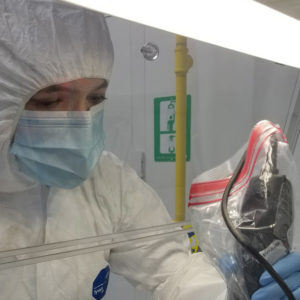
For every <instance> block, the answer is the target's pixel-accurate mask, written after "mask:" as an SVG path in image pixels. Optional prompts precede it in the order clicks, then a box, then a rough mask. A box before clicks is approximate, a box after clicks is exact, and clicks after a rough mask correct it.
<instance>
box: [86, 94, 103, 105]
mask: <svg viewBox="0 0 300 300" xmlns="http://www.w3.org/2000/svg"><path fill="white" fill-rule="evenodd" d="M106 99H107V98H106V97H105V96H104V95H91V96H90V97H88V101H89V103H90V104H91V105H96V104H99V103H101V102H103V101H104V100H106Z"/></svg>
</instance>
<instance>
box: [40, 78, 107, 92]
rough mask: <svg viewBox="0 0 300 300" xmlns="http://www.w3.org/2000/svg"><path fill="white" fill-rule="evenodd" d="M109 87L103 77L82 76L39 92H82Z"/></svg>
mask: <svg viewBox="0 0 300 300" xmlns="http://www.w3.org/2000/svg"><path fill="white" fill-rule="evenodd" d="M106 87H107V81H106V80H105V79H101V78H81V79H77V80H72V81H68V82H64V83H60V84H55V85H51V86H48V87H46V88H43V89H41V90H40V91H38V93H37V94H48V93H52V92H60V91H62V92H82V93H88V92H91V91H93V90H97V89H104V88H106Z"/></svg>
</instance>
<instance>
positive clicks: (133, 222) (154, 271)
mask: <svg viewBox="0 0 300 300" xmlns="http://www.w3.org/2000/svg"><path fill="white" fill-rule="evenodd" d="M120 176H121V177H120V185H121V186H120V188H121V191H120V195H121V218H120V222H119V229H118V230H122V231H127V230H133V229H137V228H143V227H150V226H156V225H162V224H168V223H172V220H171V218H170V216H169V214H168V212H167V210H166V208H165V206H164V205H163V203H162V201H161V199H160V198H159V196H158V195H157V194H156V193H155V191H154V190H153V189H152V188H150V187H149V186H148V185H147V184H146V183H145V182H144V181H142V180H141V179H140V178H139V177H138V176H137V175H136V173H135V172H134V171H133V170H132V169H130V168H129V167H126V166H124V167H123V168H122V172H121V175H120ZM158 233H160V232H158ZM110 265H111V269H112V271H113V272H115V273H117V274H119V275H122V276H124V277H125V278H127V279H128V280H129V281H130V282H131V283H132V284H133V285H134V286H136V287H137V288H146V289H148V290H151V291H153V295H154V296H153V297H154V299H155V300H169V299H170V300H171V299H172V300H183V299H199V297H201V299H203V300H210V299H211V300H212V299H213V300H216V299H218V300H224V299H226V291H225V284H224V281H223V279H222V278H221V277H220V275H219V274H218V273H217V271H216V270H215V269H214V267H213V266H212V265H211V264H209V263H208V262H207V260H206V257H205V256H204V254H203V253H197V254H191V251H190V244H189V240H188V237H187V234H186V233H183V234H178V235H177V236H176V237H174V236H172V237H164V238H160V239H157V240H153V241H151V242H139V243H136V244H134V245H130V246H126V247H120V248H116V249H113V250H112V251H111V254H110ZM193 297H194V298H193Z"/></svg>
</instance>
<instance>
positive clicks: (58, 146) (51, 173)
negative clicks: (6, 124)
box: [11, 103, 104, 189]
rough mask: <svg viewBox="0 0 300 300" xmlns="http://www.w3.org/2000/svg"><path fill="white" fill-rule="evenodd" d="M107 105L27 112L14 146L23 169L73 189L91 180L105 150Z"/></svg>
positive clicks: (50, 184)
mask: <svg viewBox="0 0 300 300" xmlns="http://www.w3.org/2000/svg"><path fill="white" fill-rule="evenodd" d="M103 106H104V103H100V104H97V105H95V106H93V107H92V108H91V110H89V111H58V112H54V111H51V112H46V111H24V112H23V115H22V116H21V118H20V120H19V122H18V125H17V128H16V132H15V136H14V141H13V143H12V146H11V153H13V154H14V155H15V156H16V158H17V162H18V165H19V168H20V170H21V171H22V172H23V173H25V174H26V175H28V176H30V177H31V178H33V179H35V180H37V181H38V182H40V183H42V184H45V185H49V186H56V187H61V188H66V189H72V188H74V187H76V186H78V185H79V184H80V183H82V182H83V181H84V180H86V179H87V178H88V176H89V175H90V173H91V171H92V170H93V168H94V166H95V164H96V163H97V161H98V159H99V157H100V155H101V153H102V151H103V148H104V132H103Z"/></svg>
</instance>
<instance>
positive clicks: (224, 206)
mask: <svg viewBox="0 0 300 300" xmlns="http://www.w3.org/2000/svg"><path fill="white" fill-rule="evenodd" d="M245 158H246V152H245V153H244V155H243V157H242V158H241V160H240V162H239V163H238V166H237V168H236V169H235V171H234V173H233V175H232V177H231V178H230V180H229V182H228V184H227V186H226V189H225V191H224V194H223V197H222V202H221V211H222V216H223V219H224V222H225V224H226V226H227V228H228V230H229V231H230V232H231V234H232V235H233V236H234V238H235V239H236V240H237V242H238V243H239V244H240V245H242V246H243V247H244V248H245V249H246V250H247V251H248V252H249V253H251V254H252V255H253V256H254V258H255V259H256V260H257V261H259V262H260V263H261V264H262V265H263V267H264V268H265V269H266V270H267V271H268V272H269V273H270V275H271V276H272V277H273V279H274V280H275V281H276V282H277V283H278V285H279V286H280V287H281V288H282V290H283V291H284V293H285V294H286V296H287V297H288V299H289V300H296V299H295V297H294V295H293V293H292V292H291V290H290V289H289V287H288V286H287V284H286V283H285V282H284V281H283V279H282V278H281V277H280V275H279V274H278V273H277V272H276V271H275V270H274V269H273V267H272V265H271V264H270V263H269V262H268V261H267V260H266V259H265V258H264V257H263V256H262V255H260V254H259V252H258V251H256V249H254V248H253V247H252V246H251V245H250V243H248V241H247V239H246V238H245V237H244V236H243V235H242V234H241V232H240V231H238V230H237V229H236V228H235V226H234V225H233V224H232V222H231V220H230V217H229V215H228V210H227V203H228V197H229V194H230V191H231V189H232V187H233V185H234V183H235V181H236V179H237V177H238V176H239V174H240V172H241V170H242V168H243V166H244V163H245Z"/></svg>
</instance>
